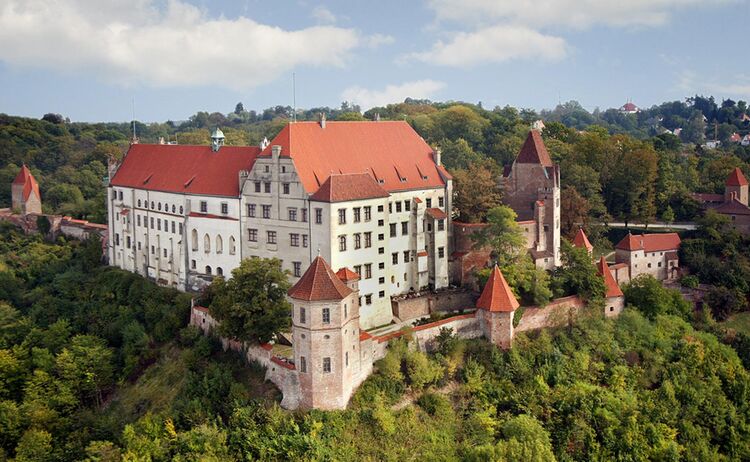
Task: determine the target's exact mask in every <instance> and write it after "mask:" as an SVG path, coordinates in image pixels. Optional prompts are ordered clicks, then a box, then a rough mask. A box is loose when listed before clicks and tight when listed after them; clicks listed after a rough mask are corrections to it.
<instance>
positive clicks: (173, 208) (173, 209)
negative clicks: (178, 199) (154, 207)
mask: <svg viewBox="0 0 750 462" xmlns="http://www.w3.org/2000/svg"><path fill="white" fill-rule="evenodd" d="M174 211H175V207H174V204H172V213H174Z"/></svg>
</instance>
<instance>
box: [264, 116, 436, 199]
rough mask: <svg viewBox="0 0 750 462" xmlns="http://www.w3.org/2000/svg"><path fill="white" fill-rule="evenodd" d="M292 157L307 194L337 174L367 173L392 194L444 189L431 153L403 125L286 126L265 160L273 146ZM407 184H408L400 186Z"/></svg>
mask: <svg viewBox="0 0 750 462" xmlns="http://www.w3.org/2000/svg"><path fill="white" fill-rule="evenodd" d="M276 145H278V146H281V156H282V157H291V159H292V160H293V162H294V165H295V167H296V169H297V172H298V173H299V176H300V180H301V182H302V184H303V186H304V187H305V190H306V191H307V192H308V194H313V193H315V191H317V190H318V188H319V187H320V186H321V185H322V184H323V182H325V180H326V179H327V178H328V177H329V176H330V175H331V173H333V172H337V173H362V172H369V173H371V174H372V175H373V177H374V178H375V179H376V180H378V181H380V180H382V183H381V186H382V187H383V189H385V190H386V191H388V192H392V191H405V190H409V189H425V188H438V187H443V186H445V180H444V179H443V177H441V173H443V174H445V173H447V172H441V168H439V167H438V166H437V165H435V161H434V160H433V149H432V148H431V147H430V146H429V145H428V144H427V143H425V141H424V140H423V139H422V138H421V137H420V136H419V135H418V134H417V132H415V131H414V129H413V128H411V126H410V125H409V124H408V123H406V122H403V121H379V122H371V121H366V122H335V121H334V122H331V121H328V122H326V125H325V128H322V127H321V126H320V124H319V123H317V122H295V123H292V124H289V125H287V126H286V127H284V128H283V129H282V130H281V132H280V133H279V134H278V135H277V136H276V138H274V139H273V141H271V143H270V144H269V145H268V147H267V148H266V149H264V150H263V153H262V154H261V155H263V156H270V155H271V150H272V148H273V146H276ZM402 179H405V181H402Z"/></svg>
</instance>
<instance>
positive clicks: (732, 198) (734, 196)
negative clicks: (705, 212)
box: [729, 191, 738, 202]
mask: <svg viewBox="0 0 750 462" xmlns="http://www.w3.org/2000/svg"><path fill="white" fill-rule="evenodd" d="M736 200H738V199H737V191H732V192H730V193H729V201H730V202H731V201H736Z"/></svg>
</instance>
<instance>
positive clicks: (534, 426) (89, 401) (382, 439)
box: [0, 226, 750, 462]
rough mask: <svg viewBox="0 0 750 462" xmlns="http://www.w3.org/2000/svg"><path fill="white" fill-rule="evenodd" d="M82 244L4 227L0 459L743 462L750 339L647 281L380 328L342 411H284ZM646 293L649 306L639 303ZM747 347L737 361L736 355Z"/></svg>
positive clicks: (146, 291)
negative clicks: (389, 334)
mask: <svg viewBox="0 0 750 462" xmlns="http://www.w3.org/2000/svg"><path fill="white" fill-rule="evenodd" d="M99 249H100V244H99V243H98V242H96V241H89V242H76V241H71V242H66V241H65V240H63V239H60V240H58V241H56V242H46V241H44V240H42V239H41V238H40V237H39V236H24V235H22V234H19V233H18V232H17V231H16V230H14V229H11V228H9V227H7V226H3V227H2V228H0V383H1V384H2V386H0V460H5V459H6V458H7V459H10V460H15V461H42V462H44V461H57V460H70V461H141V460H151V461H170V460H178V461H197V460H216V461H219V460H222V461H223V460H393V461H396V460H466V461H479V460H497V461H500V460H525V461H553V460H560V461H567V460H570V461H572V460H581V461H597V460H600V461H605V460H633V461H635V460H659V461H666V460H670V461H671V460H674V461H677V460H688V461H690V460H695V461H702V460H718V461H721V460H727V461H729V460H744V459H747V458H748V457H750V434H748V433H750V425H748V424H749V423H750V422H748V419H749V418H750V410H749V409H748V406H749V404H748V403H750V399H748V398H750V396H748V394H749V393H750V375H748V372H747V369H746V368H747V367H748V366H750V355H749V354H748V352H750V341H748V337H746V336H744V335H743V334H741V333H738V332H734V331H732V330H731V329H725V328H723V327H722V326H721V325H719V324H717V323H715V322H713V321H712V320H711V318H710V316H693V315H692V313H691V311H690V310H689V309H685V306H684V302H683V301H682V300H681V298H679V297H677V298H674V297H673V296H672V294H671V292H669V291H668V290H667V289H663V288H662V287H661V286H660V285H659V284H656V285H654V284H650V283H648V282H644V283H641V284H634V285H632V286H628V287H626V290H625V292H626V297H627V301H628V305H629V308H628V309H627V310H626V312H625V313H624V314H623V315H622V316H621V317H620V318H618V319H616V320H605V319H603V318H602V317H601V316H600V315H597V314H595V313H598V312H599V311H595V310H592V311H591V312H590V313H589V314H588V315H586V316H584V317H582V318H581V319H580V320H579V321H577V322H576V323H574V324H571V325H569V326H567V327H563V328H560V329H557V330H552V331H543V332H539V333H536V334H532V335H526V334H522V335H519V336H517V337H516V341H515V345H514V348H513V349H512V350H510V351H508V352H503V351H501V350H498V349H495V348H493V347H491V346H490V345H489V344H488V343H486V342H485V341H484V340H474V341H464V340H459V339H458V338H456V337H455V336H454V335H453V334H452V332H450V330H449V329H445V330H444V331H443V332H441V334H440V336H439V337H438V339H437V348H436V350H435V351H433V352H430V353H428V354H426V353H423V352H420V351H416V350H414V349H413V348H409V345H408V342H409V340H408V337H409V336H408V333H407V335H406V336H405V337H406V338H405V340H402V341H399V342H396V343H395V344H393V345H392V346H391V348H390V349H389V353H388V355H387V356H386V357H385V358H384V359H382V360H381V361H380V362H379V363H378V364H377V369H378V372H377V373H376V374H374V375H373V376H371V377H370V378H369V379H368V380H367V381H366V382H365V383H364V384H363V385H362V386H361V387H360V389H359V390H358V391H357V393H356V395H355V396H354V397H353V399H352V402H351V403H350V406H349V408H348V409H347V410H346V411H336V412H322V411H309V412H305V411H297V412H288V411H284V410H282V409H281V408H280V407H279V406H278V404H277V403H278V401H279V399H280V397H279V395H278V391H276V390H275V389H274V388H273V386H272V385H270V384H268V383H264V381H263V372H262V370H260V369H259V368H258V367H257V366H253V365H249V366H248V365H246V364H243V363H242V362H241V360H240V359H239V357H237V356H234V355H233V354H230V353H224V352H222V350H221V347H220V345H219V344H218V343H217V342H216V341H215V340H212V339H210V338H208V337H203V336H201V335H200V334H199V332H198V331H197V330H196V329H194V328H192V327H186V325H187V318H188V309H189V306H190V301H189V298H190V296H189V295H186V294H181V293H179V292H176V291H173V290H170V289H165V288H160V287H157V286H155V285H153V284H152V283H150V282H148V281H145V280H144V279H142V278H141V277H140V276H137V275H134V274H130V273H127V272H123V271H120V270H117V269H114V268H109V267H106V266H103V265H101V263H100V250H99ZM655 301H658V302H659V303H655ZM743 360H744V365H743Z"/></svg>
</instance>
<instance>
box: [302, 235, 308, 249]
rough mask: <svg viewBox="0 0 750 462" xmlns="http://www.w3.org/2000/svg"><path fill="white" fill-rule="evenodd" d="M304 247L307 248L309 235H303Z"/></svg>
mask: <svg viewBox="0 0 750 462" xmlns="http://www.w3.org/2000/svg"><path fill="white" fill-rule="evenodd" d="M302 247H307V234H303V235H302Z"/></svg>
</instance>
